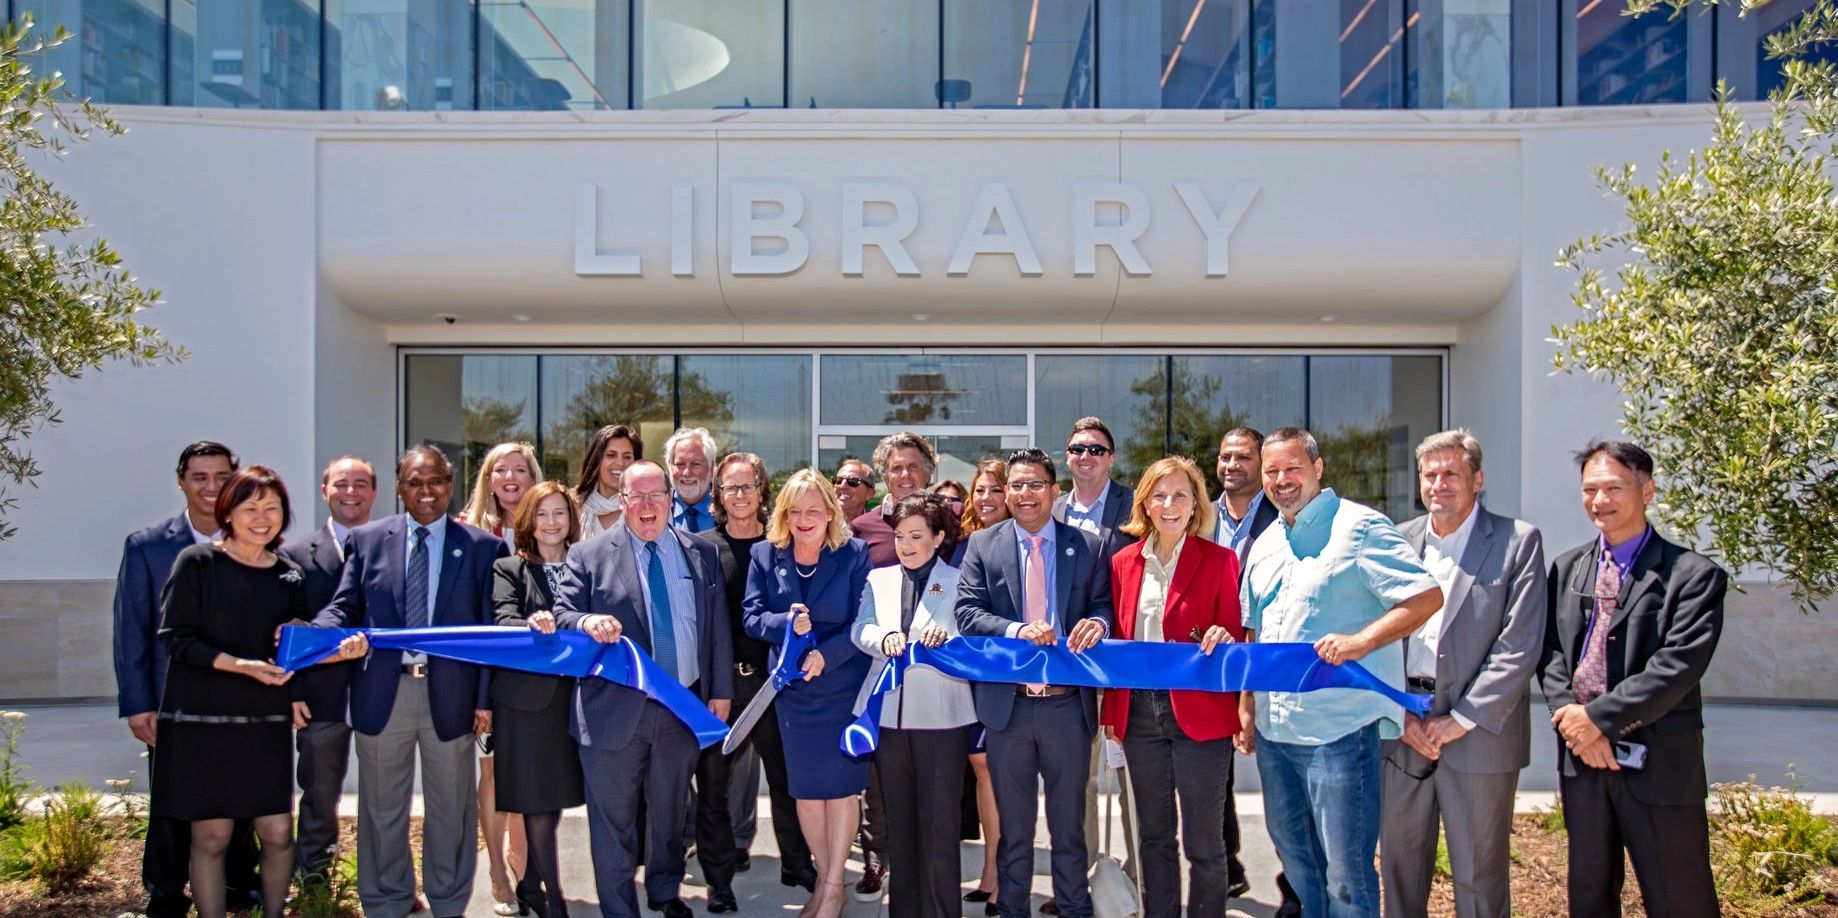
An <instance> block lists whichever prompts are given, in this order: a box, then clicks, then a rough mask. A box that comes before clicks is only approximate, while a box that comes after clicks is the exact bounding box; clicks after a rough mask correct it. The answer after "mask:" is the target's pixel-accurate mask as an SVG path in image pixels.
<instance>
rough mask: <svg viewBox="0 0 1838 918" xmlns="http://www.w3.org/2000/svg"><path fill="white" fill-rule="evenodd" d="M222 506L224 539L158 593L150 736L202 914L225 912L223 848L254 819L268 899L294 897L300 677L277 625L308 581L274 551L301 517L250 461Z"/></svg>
mask: <svg viewBox="0 0 1838 918" xmlns="http://www.w3.org/2000/svg"><path fill="white" fill-rule="evenodd" d="M216 511H217V512H216V516H217V525H218V527H219V531H221V532H222V533H223V541H221V542H216V543H212V544H207V545H206V544H201V545H193V546H191V547H190V548H187V549H185V550H184V551H182V552H180V553H179V557H178V560H177V561H175V562H174V563H173V566H172V576H171V579H169V580H168V581H167V582H166V589H165V592H164V593H162V594H161V596H160V615H161V621H160V632H159V636H160V640H161V641H163V642H165V644H166V653H167V655H168V657H169V658H170V659H171V665H170V667H169V668H168V669H167V671H166V688H165V691H164V693H162V695H161V697H160V713H159V724H158V727H157V728H156V730H157V732H156V734H155V739H156V741H155V743H154V744H153V800H152V812H153V815H154V816H158V817H164V818H169V819H184V820H188V821H190V822H191V895H192V901H193V903H194V904H195V905H196V906H197V909H198V915H199V916H200V918H221V916H222V915H223V914H224V872H223V853H224V849H225V848H227V847H228V846H229V843H230V833H231V829H232V827H233V826H234V825H235V821H236V820H238V819H251V820H253V821H254V824H255V834H256V837H257V838H259V839H261V850H262V854H261V878H262V901H264V902H273V903H281V902H285V901H287V887H288V880H289V879H290V878H291V876H292V871H293V860H294V855H293V847H294V840H293V791H294V781H293V751H294V750H293V727H294V724H293V713H292V712H293V703H292V699H291V697H290V694H289V692H288V690H287V689H286V688H284V687H283V686H284V685H285V683H286V682H287V680H288V678H289V677H290V676H292V674H291V673H289V672H287V671H285V670H283V669H281V668H280V667H279V666H276V665H274V662H273V654H274V644H275V635H276V633H277V629H279V628H280V627H281V625H283V624H286V623H287V622H288V621H291V620H294V619H303V618H305V617H306V588H305V586H304V580H305V578H304V576H303V575H302V574H301V572H300V568H299V567H297V566H295V565H294V564H293V562H291V561H287V560H285V559H283V558H281V557H279V556H278V555H276V554H275V553H274V550H275V548H277V547H279V546H280V544H281V532H282V530H284V529H286V528H287V524H288V523H289V522H291V521H292V519H293V513H292V510H291V508H290V507H289V505H288V501H287V489H286V487H285V486H283V485H282V484H281V479H280V478H279V477H277V476H276V475H275V474H274V471H273V470H271V469H269V468H266V467H264V466H259V465H253V466H250V467H248V468H246V469H243V470H241V471H239V472H237V473H236V474H235V475H233V476H231V478H230V480H229V482H228V483H227V484H225V485H224V487H223V490H222V491H221V492H220V493H219V494H218V496H217V508H216ZM279 911H280V910H279V909H278V908H277V909H276V912H277V913H279Z"/></svg>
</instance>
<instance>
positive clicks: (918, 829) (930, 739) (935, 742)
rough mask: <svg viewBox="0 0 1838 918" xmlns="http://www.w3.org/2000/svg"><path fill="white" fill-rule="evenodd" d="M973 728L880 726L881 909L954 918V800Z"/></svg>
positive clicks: (959, 908) (902, 915)
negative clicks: (884, 884) (884, 887)
mask: <svg viewBox="0 0 1838 918" xmlns="http://www.w3.org/2000/svg"><path fill="white" fill-rule="evenodd" d="M975 729H976V728H975V727H968V726H966V727H952V728H947V729H943V730H896V729H892V728H885V727H884V728H882V729H881V744H880V746H879V748H877V749H876V750H875V753H874V760H875V764H876V765H877V766H878V768H879V770H880V777H881V800H882V801H883V802H884V803H885V808H884V813H885V815H886V818H887V828H888V831H887V834H886V835H885V836H884V837H885V838H886V840H887V857H888V861H887V865H888V870H887V874H888V877H887V881H888V883H889V885H890V887H891V888H890V889H889V890H888V902H887V912H888V914H889V915H890V916H892V918H959V916H961V915H962V914H963V911H964V906H963V903H962V902H960V901H959V900H958V898H957V891H958V886H959V885H960V881H959V878H958V875H957V868H958V853H957V841H958V839H957V836H958V822H959V818H958V817H959V812H958V811H959V806H958V801H959V800H960V799H961V797H962V794H963V790H964V764H963V763H964V760H965V759H966V758H968V757H969V755H970V738H971V734H972V733H973V732H974V731H975Z"/></svg>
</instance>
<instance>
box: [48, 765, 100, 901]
mask: <svg viewBox="0 0 1838 918" xmlns="http://www.w3.org/2000/svg"><path fill="white" fill-rule="evenodd" d="M61 790H62V793H60V794H59V795H58V796H56V797H54V798H52V799H50V800H47V801H45V814H44V816H43V817H41V819H42V821H43V822H44V836H43V838H41V839H40V840H39V845H38V848H37V850H36V851H35V852H34V856H33V858H32V861H33V863H32V876H33V877H35V878H36V879H37V880H38V882H39V885H40V886H41V887H43V889H44V891H45V892H46V893H49V894H52V895H57V894H60V893H65V892H69V891H70V890H72V889H74V888H75V887H76V886H77V884H79V883H81V882H82V881H83V879H84V878H85V877H88V876H89V872H90V871H91V870H94V869H95V867H96V865H97V864H100V863H102V858H103V856H104V855H106V854H107V853H108V849H109V842H110V841H111V840H112V839H113V837H114V832H112V831H111V830H110V828H109V825H108V823H107V822H106V821H105V820H104V819H103V803H102V794H101V793H99V792H97V790H96V789H95V788H93V787H90V786H89V785H87V784H71V785H66V786H64V787H63V788H62V789H61Z"/></svg>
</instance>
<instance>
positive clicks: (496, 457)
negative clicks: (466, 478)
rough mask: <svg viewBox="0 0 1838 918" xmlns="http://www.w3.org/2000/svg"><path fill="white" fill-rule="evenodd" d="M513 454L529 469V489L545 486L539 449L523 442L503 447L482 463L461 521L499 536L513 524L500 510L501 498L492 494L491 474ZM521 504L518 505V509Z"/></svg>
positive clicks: (502, 509)
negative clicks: (538, 456) (539, 459)
mask: <svg viewBox="0 0 1838 918" xmlns="http://www.w3.org/2000/svg"><path fill="white" fill-rule="evenodd" d="M513 453H515V454H517V455H519V456H522V457H523V461H524V464H526V465H528V466H529V467H530V485H531V486H532V487H533V486H535V485H538V484H541V483H542V463H541V462H540V461H538V460H537V458H536V447H534V446H531V445H530V444H528V443H523V442H512V443H500V444H498V445H497V446H494V447H492V448H491V451H490V452H488V453H486V454H485V458H484V459H482V460H480V461H479V474H478V477H477V478H476V479H475V480H474V481H473V483H472V499H471V500H468V501H467V502H466V509H464V510H462V511H460V518H461V519H463V520H465V521H466V522H467V523H470V524H471V525H473V526H476V527H478V528H480V529H483V530H485V531H486V532H497V531H498V529H499V528H500V527H502V526H504V525H505V524H506V523H509V522H510V520H508V519H506V518H505V516H504V508H503V507H500V506H498V495H496V494H493V493H492V491H491V473H492V470H493V469H496V468H497V467H498V463H500V462H503V461H504V460H505V459H506V458H508V457H509V456H510V455H511V454H513ZM522 503H523V502H522V501H521V500H519V501H518V504H519V505H521V504H522Z"/></svg>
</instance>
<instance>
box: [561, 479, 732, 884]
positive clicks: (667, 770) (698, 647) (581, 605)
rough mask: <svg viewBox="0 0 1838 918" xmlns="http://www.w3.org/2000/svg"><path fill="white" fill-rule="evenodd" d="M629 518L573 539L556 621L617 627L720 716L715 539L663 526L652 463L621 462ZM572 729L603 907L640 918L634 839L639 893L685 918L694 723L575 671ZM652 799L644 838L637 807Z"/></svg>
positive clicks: (721, 591) (722, 656) (724, 695)
mask: <svg viewBox="0 0 1838 918" xmlns="http://www.w3.org/2000/svg"><path fill="white" fill-rule="evenodd" d="M619 499H620V502H621V504H622V505H623V508H624V511H625V516H624V521H625V525H623V526H617V527H614V528H613V529H611V530H608V531H607V532H604V533H602V534H600V535H599V536H596V537H594V538H592V539H589V540H588V541H585V542H580V543H577V544H575V546H574V547H572V548H570V549H568V567H567V570H566V573H564V574H563V576H562V580H561V584H560V588H559V589H558V590H557V591H556V594H555V624H556V626H557V627H560V628H572V629H575V630H578V631H585V632H587V633H588V634H589V635H591V636H593V638H594V640H597V641H600V642H601V643H612V642H614V641H617V640H619V638H620V636H621V635H624V636H628V637H630V638H631V639H632V640H633V641H634V642H636V643H637V644H638V647H639V649H641V650H643V651H644V652H645V653H647V654H649V655H650V656H651V658H652V659H654V660H656V661H657V663H658V665H659V666H661V667H663V669H664V671H665V672H667V673H669V674H670V675H672V676H674V677H676V679H677V681H678V682H681V683H682V684H683V685H684V686H687V687H688V688H689V690H690V691H691V692H693V693H695V695H696V696H697V697H699V698H701V699H702V700H703V701H704V702H705V703H707V704H708V709H709V711H711V712H713V713H714V715H715V716H716V717H719V718H721V719H722V720H726V719H727V716H728V707H729V704H730V702H731V700H732V699H733V697H734V648H733V645H732V643H731V642H732V640H733V637H732V633H731V632H730V631H729V628H728V607H727V592H726V588H725V586H724V585H723V584H724V581H723V580H722V579H721V561H720V557H719V555H718V554H717V552H716V549H715V544H714V543H713V542H710V541H708V540H707V539H704V538H702V537H701V536H697V535H691V534H690V533H688V532H685V531H683V530H682V529H674V528H672V527H671V526H670V514H671V493H670V482H669V479H668V478H667V477H666V476H665V474H664V469H663V467H662V466H660V465H658V464H657V463H655V462H643V461H641V462H635V463H633V464H632V465H631V466H630V467H628V468H627V469H626V470H625V477H624V479H623V480H622V481H621V484H620V495H619ZM572 719H573V732H574V736H575V739H576V740H579V741H580V744H581V770H582V772H583V774H584V775H585V777H586V782H587V819H588V822H587V829H588V840H589V842H590V844H591V848H592V852H593V861H594V886H595V887H596V889H597V890H598V892H599V897H600V914H601V915H603V916H606V918H639V915H640V912H639V910H638V897H637V886H636V883H635V882H634V878H635V876H636V874H637V872H638V852H639V847H638V846H639V845H640V844H643V845H644V846H645V847H644V863H645V901H646V905H648V906H649V907H650V908H651V910H652V911H661V912H663V914H664V918H690V915H691V912H690V910H689V906H687V905H685V904H683V900H682V899H681V898H680V897H679V890H680V887H681V886H682V883H683V868H684V846H683V819H684V815H685V813H686V812H687V809H688V805H689V779H690V776H691V775H694V774H695V773H696V765H697V762H698V761H699V760H700V758H701V756H700V753H699V750H698V749H697V746H696V737H695V734H693V733H691V732H690V730H689V728H688V727H686V726H684V725H683V723H682V721H679V720H677V719H676V717H675V716H674V715H672V714H671V713H670V712H669V711H668V710H666V709H665V708H664V706H663V705H661V704H658V703H657V702H655V701H652V700H651V699H650V698H648V697H646V695H645V693H644V692H641V691H639V690H637V689H632V688H627V687H625V686H623V685H614V684H613V683H611V682H608V681H606V680H604V679H597V678H588V679H582V680H580V682H579V684H578V685H577V686H576V688H575V693H574V717H573V718H572ZM640 802H642V803H643V804H644V806H645V808H646V810H647V813H648V815H647V818H646V819H645V820H644V823H643V825H644V827H645V832H644V835H645V837H644V838H642V839H641V838H640V837H639V825H640V822H639V819H638V807H639V804H640Z"/></svg>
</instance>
